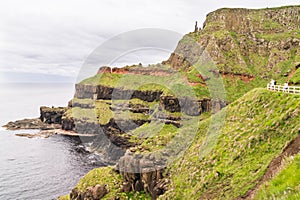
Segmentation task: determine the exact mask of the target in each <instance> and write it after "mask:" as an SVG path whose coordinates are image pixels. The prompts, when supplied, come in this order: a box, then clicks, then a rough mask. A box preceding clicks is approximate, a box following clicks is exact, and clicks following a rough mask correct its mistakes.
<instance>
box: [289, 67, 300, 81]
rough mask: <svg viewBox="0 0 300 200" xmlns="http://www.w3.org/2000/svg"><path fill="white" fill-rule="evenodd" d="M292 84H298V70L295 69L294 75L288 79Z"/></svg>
mask: <svg viewBox="0 0 300 200" xmlns="http://www.w3.org/2000/svg"><path fill="white" fill-rule="evenodd" d="M290 82H291V83H292V84H300V68H298V69H297V71H296V73H295V74H294V75H293V76H292V78H291V79H290Z"/></svg>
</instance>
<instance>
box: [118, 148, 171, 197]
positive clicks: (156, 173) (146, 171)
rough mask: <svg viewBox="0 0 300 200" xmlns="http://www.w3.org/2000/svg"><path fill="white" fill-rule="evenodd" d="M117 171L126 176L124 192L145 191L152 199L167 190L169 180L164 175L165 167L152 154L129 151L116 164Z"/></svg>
mask: <svg viewBox="0 0 300 200" xmlns="http://www.w3.org/2000/svg"><path fill="white" fill-rule="evenodd" d="M116 171H117V172H119V173H121V174H122V175H123V177H124V180H125V182H124V184H123V187H122V189H121V191H123V192H130V191H145V192H147V193H150V194H151V196H152V199H156V198H157V197H158V196H159V195H161V194H163V193H164V192H165V191H166V189H167V188H166V185H167V182H168V180H167V179H165V178H164V177H163V172H164V167H163V166H162V165H161V163H160V162H158V161H157V160H156V159H155V158H153V157H151V156H142V155H138V154H133V153H131V152H130V151H127V152H126V154H125V155H124V156H123V157H122V158H121V159H120V160H119V162H118V164H117V165H116Z"/></svg>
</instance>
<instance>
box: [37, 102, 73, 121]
mask: <svg viewBox="0 0 300 200" xmlns="http://www.w3.org/2000/svg"><path fill="white" fill-rule="evenodd" d="M66 111H67V108H66V107H57V108H55V107H51V108H50V107H46V106H42V107H41V108H40V119H41V121H42V122H44V123H47V124H61V119H62V116H63V114H64V113H65V112H66Z"/></svg>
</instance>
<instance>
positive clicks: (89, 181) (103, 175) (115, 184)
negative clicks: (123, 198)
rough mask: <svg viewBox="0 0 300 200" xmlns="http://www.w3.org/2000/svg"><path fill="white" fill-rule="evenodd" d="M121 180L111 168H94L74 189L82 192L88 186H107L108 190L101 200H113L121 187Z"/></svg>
mask: <svg viewBox="0 0 300 200" xmlns="http://www.w3.org/2000/svg"><path fill="white" fill-rule="evenodd" d="M122 183H123V179H122V176H121V175H120V174H117V173H116V172H115V171H114V170H113V169H112V167H101V168H96V169H93V170H92V171H90V172H89V173H87V174H86V175H85V176H84V177H83V178H82V179H80V181H79V182H78V184H77V185H76V188H77V189H78V190H79V191H81V192H84V191H86V189H87V188H88V187H90V186H95V185H97V184H99V185H107V188H108V190H109V192H108V194H106V195H105V196H104V197H103V199H114V197H116V196H117V194H118V193H120V188H121V186H122Z"/></svg>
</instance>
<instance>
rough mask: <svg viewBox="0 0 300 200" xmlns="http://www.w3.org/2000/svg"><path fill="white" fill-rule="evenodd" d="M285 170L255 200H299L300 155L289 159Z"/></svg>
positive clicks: (264, 186) (260, 191)
mask: <svg viewBox="0 0 300 200" xmlns="http://www.w3.org/2000/svg"><path fill="white" fill-rule="evenodd" d="M284 165H285V166H284V167H283V169H282V170H281V171H280V172H279V173H278V174H277V175H276V176H275V177H274V178H273V179H271V180H270V181H268V182H267V183H265V184H264V185H263V186H262V187H261V188H260V189H259V190H258V192H257V193H256V195H255V197H254V199H282V200H283V199H286V200H287V199H290V200H292V199H299V198H300V188H299V186H300V155H299V154H298V155H296V156H295V157H294V158H293V159H289V160H288V161H286V163H285V164H284Z"/></svg>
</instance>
